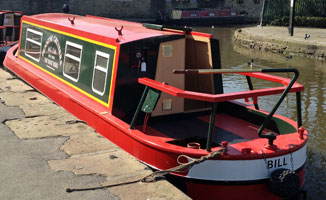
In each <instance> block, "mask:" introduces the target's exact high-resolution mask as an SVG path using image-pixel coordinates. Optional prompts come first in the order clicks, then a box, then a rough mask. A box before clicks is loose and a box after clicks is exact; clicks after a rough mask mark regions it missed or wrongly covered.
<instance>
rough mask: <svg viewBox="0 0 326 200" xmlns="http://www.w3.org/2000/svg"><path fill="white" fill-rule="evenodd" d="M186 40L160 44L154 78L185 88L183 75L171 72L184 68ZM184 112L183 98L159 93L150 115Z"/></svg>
mask: <svg viewBox="0 0 326 200" xmlns="http://www.w3.org/2000/svg"><path fill="white" fill-rule="evenodd" d="M185 57H186V40H185V38H183V39H178V40H173V41H169V42H163V43H161V44H160V49H159V55H158V60H157V67H156V74H155V80H156V81H159V82H165V83H167V84H169V85H171V86H174V87H177V88H180V89H182V90H184V89H185V76H184V75H180V74H173V70H174V69H182V70H184V69H185V63H186V58H185ZM183 112H184V99H183V98H178V97H174V96H171V95H169V94H166V93H162V94H161V98H160V99H159V101H158V103H157V106H156V108H155V110H154V111H153V112H152V116H159V115H168V114H175V113H183Z"/></svg>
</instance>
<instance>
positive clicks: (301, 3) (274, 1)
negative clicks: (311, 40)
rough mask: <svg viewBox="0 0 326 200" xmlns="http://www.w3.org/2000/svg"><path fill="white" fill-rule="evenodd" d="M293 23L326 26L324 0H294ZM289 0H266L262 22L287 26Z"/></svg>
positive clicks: (325, 0)
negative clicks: (294, 15)
mask: <svg viewBox="0 0 326 200" xmlns="http://www.w3.org/2000/svg"><path fill="white" fill-rule="evenodd" d="M295 14H296V17H295V21H296V22H295V25H296V26H306V27H323V28H324V27H326V0H296V5H295ZM289 15H290V0H266V7H265V12H264V20H263V21H264V24H270V25H278V26H288V24H289Z"/></svg>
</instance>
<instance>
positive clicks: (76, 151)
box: [60, 132, 118, 155]
mask: <svg viewBox="0 0 326 200" xmlns="http://www.w3.org/2000/svg"><path fill="white" fill-rule="evenodd" d="M60 149H61V150H63V151H64V152H66V153H67V154H68V155H80V154H89V153H93V152H103V151H108V150H114V149H118V147H117V146H116V145H115V144H113V143H112V142H110V141H109V140H108V139H106V138H104V137H103V136H101V135H100V134H98V133H96V132H94V133H90V134H84V135H82V136H81V135H71V136H70V138H69V140H67V141H66V142H65V143H64V145H62V147H61V148H60Z"/></svg>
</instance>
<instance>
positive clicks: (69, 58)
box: [63, 41, 83, 82]
mask: <svg viewBox="0 0 326 200" xmlns="http://www.w3.org/2000/svg"><path fill="white" fill-rule="evenodd" d="M82 50H83V46H82V45H79V44H75V43H72V42H69V41H67V42H66V52H65V60H64V65H63V75H64V76H65V77H67V78H69V79H71V80H73V81H75V82H77V81H78V78H79V72H80V61H81V55H82Z"/></svg>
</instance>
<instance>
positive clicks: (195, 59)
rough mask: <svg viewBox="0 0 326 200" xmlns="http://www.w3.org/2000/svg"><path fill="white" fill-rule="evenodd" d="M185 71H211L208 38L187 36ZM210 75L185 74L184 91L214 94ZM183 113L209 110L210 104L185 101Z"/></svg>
mask: <svg viewBox="0 0 326 200" xmlns="http://www.w3.org/2000/svg"><path fill="white" fill-rule="evenodd" d="M186 46H187V48H186V69H212V66H213V64H212V54H211V43H210V38H207V37H202V36H194V35H187V38H186ZM213 83H214V82H213V76H212V75H197V74H187V75H186V79H185V89H186V90H189V91H195V92H201V93H208V94H214V84H213ZM184 104H185V105H184V106H185V112H194V111H198V110H206V109H210V108H211V104H210V103H207V102H203V101H195V100H191V99H185V103H184Z"/></svg>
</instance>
